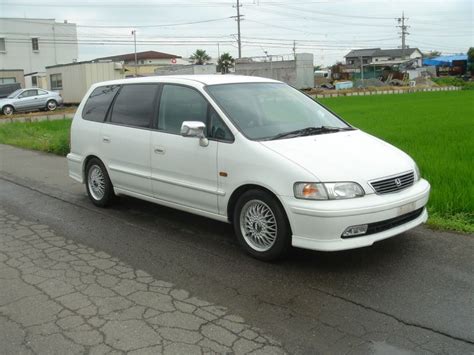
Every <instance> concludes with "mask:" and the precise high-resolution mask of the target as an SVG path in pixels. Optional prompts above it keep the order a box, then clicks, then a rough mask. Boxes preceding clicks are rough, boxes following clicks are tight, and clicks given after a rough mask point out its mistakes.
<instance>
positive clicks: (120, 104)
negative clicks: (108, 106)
mask: <svg viewBox="0 0 474 355" xmlns="http://www.w3.org/2000/svg"><path fill="white" fill-rule="evenodd" d="M157 91H158V85H154V84H130V85H124V86H123V87H122V89H121V90H120V92H119V93H118V96H117V99H116V100H115V102H114V106H113V108H112V116H111V118H110V121H111V122H113V123H119V124H123V125H127V126H135V127H150V123H151V121H152V119H153V114H154V112H155V98H156V94H157Z"/></svg>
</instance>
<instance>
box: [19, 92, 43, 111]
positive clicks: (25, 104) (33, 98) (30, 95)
mask: <svg viewBox="0 0 474 355" xmlns="http://www.w3.org/2000/svg"><path fill="white" fill-rule="evenodd" d="M15 107H16V109H17V110H28V109H32V108H37V107H39V106H38V90H36V89H31V90H25V91H23V92H22V93H21V94H20V95H18V99H17V101H16V102H15Z"/></svg>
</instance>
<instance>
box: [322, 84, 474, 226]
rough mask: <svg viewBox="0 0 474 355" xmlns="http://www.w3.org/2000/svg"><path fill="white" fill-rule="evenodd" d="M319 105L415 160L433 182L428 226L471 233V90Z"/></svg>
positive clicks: (473, 119) (340, 100)
mask: <svg viewBox="0 0 474 355" xmlns="http://www.w3.org/2000/svg"><path fill="white" fill-rule="evenodd" d="M319 101H320V102H321V103H322V104H324V105H326V106H327V107H329V108H330V109H331V110H333V111H334V112H336V113H337V114H339V115H340V116H341V117H343V118H344V119H345V120H347V121H348V122H350V123H351V124H353V125H354V126H356V127H358V128H360V129H362V130H364V131H365V132H368V133H370V134H373V135H375V136H377V137H379V138H382V139H384V140H385V141H387V142H389V143H391V144H393V145H394V146H396V147H398V148H400V149H402V150H404V151H405V152H407V153H408V154H410V155H411V156H412V157H413V158H414V159H415V161H416V162H417V163H418V165H419V167H420V170H421V173H422V176H423V177H424V178H425V179H427V180H428V181H429V182H430V183H431V188H432V190H431V197H430V202H429V205H428V206H429V212H430V220H429V223H430V224H431V225H432V226H435V227H440V228H447V229H453V230H458V231H465V232H471V233H472V232H474V91H454V92H429V93H427V92H425V93H414V94H402V95H376V96H356V97H352V96H351V97H339V98H330V99H324V100H319Z"/></svg>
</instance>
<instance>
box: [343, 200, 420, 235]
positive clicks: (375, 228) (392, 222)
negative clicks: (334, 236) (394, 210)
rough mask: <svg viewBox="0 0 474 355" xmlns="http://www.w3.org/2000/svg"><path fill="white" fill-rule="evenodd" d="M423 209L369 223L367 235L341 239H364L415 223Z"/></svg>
mask: <svg viewBox="0 0 474 355" xmlns="http://www.w3.org/2000/svg"><path fill="white" fill-rule="evenodd" d="M423 209H424V207H422V208H419V209H417V210H415V211H412V212H409V213H406V214H404V215H401V216H398V217H395V218H390V219H386V220H385V221H380V222H374V223H369V225H368V226H367V232H365V234H363V235H355V236H351V237H342V236H341V238H343V239H347V238H357V237H364V236H366V235H370V234H375V233H380V232H383V231H386V230H389V229H392V228H395V227H398V226H401V225H402V224H405V223H408V222H410V221H413V220H414V219H417V218H418V217H420V216H421V214H422V213H423Z"/></svg>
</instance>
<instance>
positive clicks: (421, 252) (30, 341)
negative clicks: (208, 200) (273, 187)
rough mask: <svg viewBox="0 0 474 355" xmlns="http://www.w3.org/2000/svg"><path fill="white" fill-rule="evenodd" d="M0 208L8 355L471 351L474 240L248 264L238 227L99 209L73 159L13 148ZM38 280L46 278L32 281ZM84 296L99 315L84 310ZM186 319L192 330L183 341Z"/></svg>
mask: <svg viewBox="0 0 474 355" xmlns="http://www.w3.org/2000/svg"><path fill="white" fill-rule="evenodd" d="M0 210H1V211H0V284H1V287H0V344H2V346H1V348H3V349H7V352H8V349H11V353H13V352H19V351H20V350H24V351H25V352H27V351H28V349H29V350H33V351H36V352H40V353H41V352H42V353H47V352H48V351H47V350H48V349H51V348H48V346H55V348H56V349H67V351H66V352H64V353H67V352H74V351H76V352H81V351H82V352H87V351H91V349H96V350H97V349H102V350H103V351H105V350H107V351H109V350H113V349H115V350H121V351H129V350H137V349H142V350H143V349H144V350H147V351H149V352H150V353H152V352H153V351H166V349H168V350H169V351H170V352H173V350H174V353H180V352H181V353H192V352H199V351H216V352H225V351H233V352H235V353H246V352H251V351H255V353H258V352H260V353H269V354H273V353H280V352H287V353H291V354H316V353H321V354H324V353H326V354H327V353H334V354H339V353H357V354H367V353H380V354H382V353H384V354H385V353H406V352H415V353H449V354H467V353H473V352H474V304H473V295H474V275H473V272H472V271H473V270H474V259H473V257H472V256H473V255H474V238H473V236H472V235H463V234H455V233H447V232H440V231H432V230H430V229H427V228H425V227H420V228H417V229H415V230H413V231H411V232H409V233H405V234H403V235H401V236H398V237H395V238H391V239H389V240H386V241H384V242H380V243H378V244H376V245H374V246H373V247H370V248H364V249H358V250H352V251H346V252H338V253H320V252H309V251H304V250H293V251H292V252H291V254H290V256H289V257H288V258H287V259H286V260H284V261H280V262H277V263H263V262H259V261H256V260H254V259H252V258H249V257H248V256H246V255H244V254H243V253H242V252H241V250H240V249H239V248H238V246H237V245H236V242H235V241H234V236H233V231H232V228H231V226H230V225H227V224H224V223H219V222H215V221H212V220H208V219H205V218H201V217H197V216H194V215H190V214H187V213H183V212H179V211H175V210H172V209H169V208H165V207H161V206H157V205H153V204H150V203H146V202H142V201H138V200H135V199H131V198H121V199H120V200H119V202H118V203H117V204H115V205H114V206H113V207H111V208H108V209H99V208H96V207H94V206H93V205H92V204H91V203H90V202H89V201H88V199H87V196H86V195H85V191H84V187H83V186H81V185H80V184H77V183H74V182H72V181H71V180H70V179H69V178H68V176H67V166H66V159H65V158H62V157H57V156H53V155H48V154H45V153H38V152H32V151H28V150H22V149H18V148H13V147H10V146H5V145H0ZM45 231H46V232H45ZM31 240H36V242H31ZM53 242H54V243H56V244H55V246H50V247H44V245H45V244H48V243H53ZM41 246H43V247H44V249H42V250H41V251H38V253H35V252H34V249H35V248H36V247H37V248H40V247H41ZM51 248H52V249H51ZM71 251H74V253H72V252H71ZM55 252H57V253H59V254H58V255H61V256H64V258H63V259H61V260H60V261H61V263H60V264H61V265H60V267H58V268H59V269H60V270H61V269H62V270H66V271H65V272H68V271H70V272H71V274H69V275H70V276H71V277H64V278H62V279H61V277H60V276H58V277H57V278H55V277H56V276H54V275H57V274H58V275H62V274H61V273H58V272H57V271H58V270H56V271H55V272H53V266H52V265H56V264H54V263H53V264H48V263H47V262H46V261H47V260H50V259H51V258H53V254H54V255H56V254H55ZM81 253H82V254H90V255H89V256H84V255H82V257H81V260H87V259H89V260H92V259H94V260H95V261H94V265H87V266H88V268H86V269H87V270H86V269H84V270H83V272H85V273H89V274H90V275H93V276H94V277H92V278H89V281H87V280H88V278H85V277H82V278H81V281H80V282H79V281H78V282H79V284H74V282H73V280H74V277H73V275H74V273H72V270H69V267H72V266H74V265H75V264H74V263H73V262H74V260H75V258H77V257H79V256H78V255H81ZM27 254H28V255H27ZM33 255H37V256H36V258H35V257H33ZM38 255H39V256H38ZM66 256H67V258H66ZM29 258H30V259H31V260H30V259H29ZM41 260H43V261H42V264H41V262H40V261H41ZM45 260H46V261H45ZM56 261H58V260H56ZM28 263H30V264H31V265H30V264H28ZM108 263H109V264H110V265H112V264H113V267H114V268H118V269H117V270H122V271H123V272H122V274H123V273H125V274H126V272H125V271H128V272H131V274H130V275H132V276H131V277H130V278H131V279H130V280H129V281H130V283H134V285H135V286H134V287H135V288H133V289H132V290H131V291H130V292H122V294H120V290H123V289H121V288H120V286H119V284H116V283H114V282H112V281H111V282H110V283H107V282H108V281H107V280H109V279H107V280H106V279H105V278H104V277H105V276H107V275H108V276H110V277H112V278H120V277H119V275H112V274H113V272H112V271H110V270H112V269H110V268H107V267H106V265H105V264H108ZM40 264H41V265H40ZM110 267H111V266H110ZM31 268H33V269H34V270H35V271H34V275H35V276H36V277H32V276H31V274H30V276H29V277H25V273H27V271H26V270H31ZM35 268H38V270H36V269H35ZM107 270H109V271H110V272H112V274H108V273H107ZM114 272H117V273H119V271H114ZM122 274H120V275H122ZM83 276H87V275H83ZM122 276H123V275H122ZM101 277H102V278H101ZM124 277H125V276H124ZM125 278H126V277H125ZM48 280H49V281H48ZM46 281H48V282H46ZM87 283H89V285H87ZM144 284H147V285H148V286H143V285H144ZM140 285H142V286H140ZM129 286H130V284H129ZM117 287H118V288H117ZM140 287H145V289H140ZM68 288H70V290H68ZM74 290H75V291H74ZM99 290H101V292H103V294H100V292H99ZM75 292H77V293H78V296H77V297H78V298H77V299H73V297H72V296H71V295H72V294H73V293H75ZM94 292H95V293H94ZM107 292H109V293H110V294H108V293H107ZM112 292H115V293H113V294H112ZM88 293H89V294H88ZM83 294H86V296H87V297H86V298H88V300H89V301H91V302H92V303H94V302H95V305H96V308H95V312H93V311H91V312H90V313H88V311H87V307H88V305H83V306H77V305H76V303H77V302H79V303H80V298H81V297H82V296H80V295H83ZM68 295H69V297H71V299H70V300H69V301H70V302H69V303H67V302H65V303H61V302H62V301H64V299H65V298H66V299H67V297H66V296H68ZM114 295H115V296H114ZM101 297H111V298H110V300H111V299H112V298H113V297H117V300H118V299H119V298H120V302H118V301H117V302H116V303H113V302H110V304H109V303H108V302H107V304H105V303H106V302H104V298H101ZM101 300H102V301H101ZM21 302H23V303H21ZM28 302H30V303H28ZM100 302H102V304H97V303H100ZM193 302H194V304H193ZM157 304H158V306H157ZM35 305H36V306H35ZM166 305H168V306H169V309H168V308H167V309H163V307H165V308H166ZM81 307H82V308H81ZM114 307H115V308H114ZM153 307H155V310H154V311H153ZM156 307H158V308H159V307H161V308H160V309H158V310H157V309H156ZM191 308H192V309H191ZM26 311H27V312H29V315H30V317H28V318H25V312H26ZM134 311H136V312H135V313H137V312H138V313H139V314H140V315H139V316H136V315H134ZM127 312H128V313H127ZM147 312H148V313H147ZM186 312H188V313H186ZM213 312H214V313H213ZM190 314H192V316H193V317H195V318H193V319H194V321H195V322H196V327H194V328H192V329H186V327H189V326H190V324H191V325H192V324H194V323H192V321H187V319H190V318H186V317H189V316H190ZM199 314H200V316H199ZM206 315H207V317H208V319H206V318H205V317H206ZM71 317H72V318H71ZM62 318H65V319H67V320H62ZM75 322H77V324H76V323H75ZM69 323H71V324H72V323H74V324H75V325H74V327H80V328H77V329H76V328H74V327H73V326H72V325H71V327H70V328H68V326H66V325H65V324H69ZM130 329H134V330H135V331H136V332H137V333H136V334H139V335H140V336H137V337H132V336H130V333H129V330H130ZM170 334H171V335H170ZM173 337H174V338H173ZM48 341H51V342H52V344H53V345H51V344H48ZM68 344H69V345H68ZM71 344H72V345H71ZM60 346H64V348H60ZM68 346H69V347H68ZM170 349H171V350H170ZM0 353H1V351H0ZM145 353H146V351H145Z"/></svg>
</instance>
